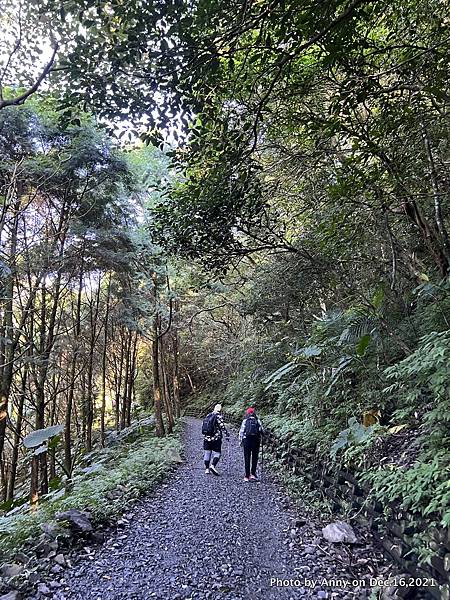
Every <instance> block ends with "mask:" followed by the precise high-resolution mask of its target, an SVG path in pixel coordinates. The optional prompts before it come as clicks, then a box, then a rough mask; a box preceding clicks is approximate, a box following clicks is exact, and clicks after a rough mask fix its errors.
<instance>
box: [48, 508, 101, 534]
mask: <svg viewBox="0 0 450 600" xmlns="http://www.w3.org/2000/svg"><path fill="white" fill-rule="evenodd" d="M56 520H57V521H67V522H68V523H69V527H70V528H71V529H73V530H74V531H76V532H82V533H89V532H90V531H92V529H93V528H92V524H91V522H90V520H89V518H88V513H86V512H84V511H81V510H77V509H76V508H71V509H70V510H66V511H65V512H60V513H56Z"/></svg>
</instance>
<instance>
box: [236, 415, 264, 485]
mask: <svg viewBox="0 0 450 600" xmlns="http://www.w3.org/2000/svg"><path fill="white" fill-rule="evenodd" d="M263 433H264V429H263V426H262V423H261V421H260V420H259V419H258V417H257V415H256V412H255V409H254V408H253V407H250V408H248V409H247V410H246V412H245V418H244V420H243V421H242V425H241V428H240V430H239V444H240V445H241V446H242V447H243V448H244V464H245V477H244V481H258V477H257V476H256V467H257V465H258V455H259V448H260V446H261V439H262V436H263Z"/></svg>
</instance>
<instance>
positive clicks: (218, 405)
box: [213, 404, 222, 412]
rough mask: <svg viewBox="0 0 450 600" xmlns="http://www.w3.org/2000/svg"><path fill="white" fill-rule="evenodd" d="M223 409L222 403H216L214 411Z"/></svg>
mask: <svg viewBox="0 0 450 600" xmlns="http://www.w3.org/2000/svg"><path fill="white" fill-rule="evenodd" d="M221 410H222V405H221V404H216V405H215V407H214V410H213V412H220V411H221Z"/></svg>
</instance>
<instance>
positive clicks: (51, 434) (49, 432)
mask: <svg viewBox="0 0 450 600" xmlns="http://www.w3.org/2000/svg"><path fill="white" fill-rule="evenodd" d="M63 429H64V426H63V425H52V427H46V428H45V429H38V430H36V431H32V432H31V433H29V434H28V435H27V436H26V437H25V438H24V439H23V442H22V443H23V445H24V446H25V448H38V447H39V446H43V445H44V444H46V443H47V442H48V441H49V440H50V441H51V440H52V438H55V437H56V436H57V435H58V434H60V433H61V432H62V431H63Z"/></svg>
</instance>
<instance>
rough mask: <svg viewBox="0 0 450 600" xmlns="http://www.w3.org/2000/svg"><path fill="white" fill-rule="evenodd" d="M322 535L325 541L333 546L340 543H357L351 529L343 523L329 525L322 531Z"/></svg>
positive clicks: (337, 522)
mask: <svg viewBox="0 0 450 600" xmlns="http://www.w3.org/2000/svg"><path fill="white" fill-rule="evenodd" d="M322 535H323V537H324V538H325V539H326V540H327V541H329V542H332V543H333V544H338V543H340V542H344V543H346V544H356V542H357V541H358V540H357V539H356V535H355V532H354V531H353V528H352V527H351V526H350V525H349V524H348V523H345V522H344V521H336V522H335V523H330V524H329V525H327V526H326V527H324V528H323V529H322Z"/></svg>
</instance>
